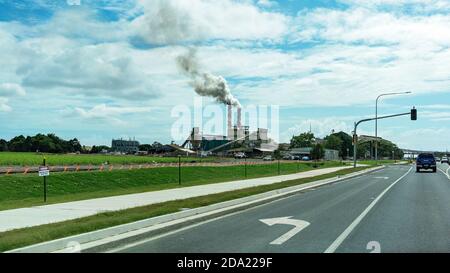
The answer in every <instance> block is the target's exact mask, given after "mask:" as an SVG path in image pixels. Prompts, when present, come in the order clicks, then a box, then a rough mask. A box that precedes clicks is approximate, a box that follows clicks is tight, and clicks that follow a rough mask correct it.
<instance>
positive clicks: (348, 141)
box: [332, 131, 353, 159]
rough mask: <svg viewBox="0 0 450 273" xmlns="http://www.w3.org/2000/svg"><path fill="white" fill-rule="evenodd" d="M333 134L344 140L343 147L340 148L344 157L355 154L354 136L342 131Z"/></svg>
mask: <svg viewBox="0 0 450 273" xmlns="http://www.w3.org/2000/svg"><path fill="white" fill-rule="evenodd" d="M332 135H333V136H336V137H338V138H339V139H340V140H341V141H342V144H341V149H339V156H340V157H342V158H344V159H346V158H347V157H349V156H352V155H353V139H352V137H351V136H350V135H349V134H347V133H345V132H342V131H341V132H339V133H335V134H332Z"/></svg>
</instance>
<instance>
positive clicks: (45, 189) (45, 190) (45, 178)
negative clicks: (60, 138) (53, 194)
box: [42, 157, 47, 203]
mask: <svg viewBox="0 0 450 273" xmlns="http://www.w3.org/2000/svg"><path fill="white" fill-rule="evenodd" d="M42 163H43V165H44V167H45V166H46V160H45V157H44V159H43V162H42ZM44 203H47V176H44Z"/></svg>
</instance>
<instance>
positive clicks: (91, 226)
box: [0, 167, 368, 251]
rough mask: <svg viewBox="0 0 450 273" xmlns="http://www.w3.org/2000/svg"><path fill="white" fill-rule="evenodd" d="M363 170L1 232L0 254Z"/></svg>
mask: <svg viewBox="0 0 450 273" xmlns="http://www.w3.org/2000/svg"><path fill="white" fill-rule="evenodd" d="M365 168H368V167H359V168H356V169H353V168H351V169H345V170H341V171H338V172H334V173H330V174H325V175H321V176H316V177H311V178H304V179H298V180H292V181H286V182H282V183H277V184H272V185H265V186H259V187H254V188H248V189H242V190H236V191H231V192H226V193H220V194H214V195H208V196H201V197H195V198H190V199H186V200H181V201H171V202H165V203H160V204H154V205H150V206H145V207H139V208H133V209H127V210H123V211H117V212H108V213H102V214H98V215H94V216H90V217H85V218H81V219H76V220H71V221H66V222H61V223H55V224H49V225H43V226H37V227H31V228H25V229H19V230H12V231H8V232H3V233H0V251H7V250H11V249H15V248H19V247H23V246H27V245H32V244H37V243H40V242H45V241H50V240H55V239H58V238H64V237H68V236H72V235H76V234H81V233H86V232H90V231H94V230H99V229H103V228H107V227H112V226H116V225H121V224H126V223H131V222H135V221H139V220H143V219H147V218H151V217H156V216H160V215H164V214H169V213H174V212H177V211H179V210H180V209H181V208H197V207H202V206H207V205H210V204H214V203H219V202H225V201H228V200H232V199H237V198H242V197H246V196H250V195H254V194H259V193H263V192H267V191H271V190H275V189H280V188H285V187H291V186H295V185H299V184H303V183H308V182H312V181H316V180H320V179H326V178H331V177H335V176H338V175H340V176H341V175H346V174H349V173H352V172H355V171H360V170H363V169H365ZM216 174H217V173H216Z"/></svg>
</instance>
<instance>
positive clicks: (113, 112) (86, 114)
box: [75, 104, 150, 119]
mask: <svg viewBox="0 0 450 273" xmlns="http://www.w3.org/2000/svg"><path fill="white" fill-rule="evenodd" d="M148 112H150V108H149V107H119V106H107V105H106V104H99V105H96V106H94V107H93V108H91V109H88V110H86V109H83V108H79V107H76V108H75V113H77V114H78V115H79V116H80V117H82V118H86V119H97V118H101V119H103V118H112V117H114V118H115V117H120V116H121V115H125V114H137V113H148Z"/></svg>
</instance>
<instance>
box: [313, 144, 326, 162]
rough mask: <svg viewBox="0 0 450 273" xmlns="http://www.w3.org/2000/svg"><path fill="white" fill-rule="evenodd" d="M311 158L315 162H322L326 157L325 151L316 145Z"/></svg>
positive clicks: (319, 145)
mask: <svg viewBox="0 0 450 273" xmlns="http://www.w3.org/2000/svg"><path fill="white" fill-rule="evenodd" d="M311 157H312V159H313V160H320V159H322V158H324V157H325V149H324V148H323V146H322V145H321V144H315V145H314V146H313V147H312V150H311Z"/></svg>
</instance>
